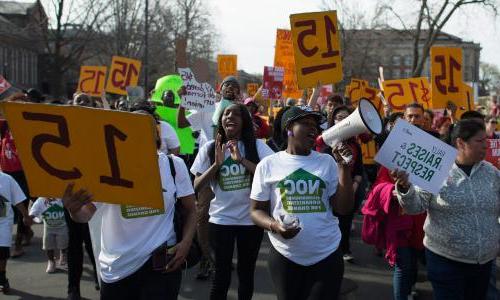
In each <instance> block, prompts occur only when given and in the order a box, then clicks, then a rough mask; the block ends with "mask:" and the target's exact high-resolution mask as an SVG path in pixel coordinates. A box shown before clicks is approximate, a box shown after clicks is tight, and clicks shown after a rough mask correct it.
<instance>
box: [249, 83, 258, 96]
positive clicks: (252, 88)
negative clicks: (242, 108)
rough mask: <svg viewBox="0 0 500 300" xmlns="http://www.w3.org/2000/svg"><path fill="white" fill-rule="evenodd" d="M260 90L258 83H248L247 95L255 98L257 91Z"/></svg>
mask: <svg viewBox="0 0 500 300" xmlns="http://www.w3.org/2000/svg"><path fill="white" fill-rule="evenodd" d="M258 89H259V84H258V83H247V94H248V96H249V97H253V96H254V95H255V93H257V90H258Z"/></svg>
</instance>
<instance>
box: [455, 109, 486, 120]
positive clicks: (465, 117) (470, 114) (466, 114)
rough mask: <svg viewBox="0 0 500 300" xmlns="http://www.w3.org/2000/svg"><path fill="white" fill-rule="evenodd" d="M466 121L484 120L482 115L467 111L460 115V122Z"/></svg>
mask: <svg viewBox="0 0 500 300" xmlns="http://www.w3.org/2000/svg"><path fill="white" fill-rule="evenodd" d="M468 119H481V120H484V115H483V114H482V113H480V112H478V111H475V110H468V111H466V112H464V113H463V114H462V116H461V117H460V120H468Z"/></svg>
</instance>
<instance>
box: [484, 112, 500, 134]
mask: <svg viewBox="0 0 500 300" xmlns="http://www.w3.org/2000/svg"><path fill="white" fill-rule="evenodd" d="M484 123H485V124H486V136H487V137H488V138H489V139H500V135H499V134H497V133H496V132H495V131H496V128H497V124H498V120H497V118H496V117H493V116H487V117H486V118H484Z"/></svg>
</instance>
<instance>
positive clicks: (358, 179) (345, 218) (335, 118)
mask: <svg viewBox="0 0 500 300" xmlns="http://www.w3.org/2000/svg"><path fill="white" fill-rule="evenodd" d="M351 113H352V110H351V109H350V108H348V107H347V106H345V105H340V106H337V107H336V108H334V109H333V111H332V112H331V116H330V115H329V118H328V120H329V121H328V122H329V126H328V127H332V126H334V125H335V124H338V123H339V122H340V121H342V120H343V119H345V118H347V117H348V116H349V115H350V114H351ZM330 122H331V123H330ZM344 142H345V143H346V144H347V145H348V146H349V148H350V149H351V151H352V164H351V165H350V168H351V176H352V189H353V192H354V206H353V209H352V210H351V211H350V212H349V213H348V214H343V215H341V214H337V215H336V216H337V218H338V220H339V228H340V232H341V234H342V239H341V240H340V250H342V255H343V258H344V260H345V261H348V262H351V261H353V260H354V256H353V255H352V252H351V245H350V236H351V227H352V221H353V219H354V213H355V212H356V211H357V210H358V208H359V205H360V204H361V201H362V200H363V198H364V192H363V191H362V189H363V188H360V186H361V185H362V182H363V172H364V171H363V154H362V153H361V146H360V145H359V143H358V142H357V141H356V137H352V138H350V139H348V140H346V141H344ZM321 152H323V153H327V154H330V155H333V152H332V148H331V147H329V146H327V147H325V148H324V149H322V150H321ZM358 188H359V189H358Z"/></svg>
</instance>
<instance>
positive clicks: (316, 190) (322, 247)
mask: <svg viewBox="0 0 500 300" xmlns="http://www.w3.org/2000/svg"><path fill="white" fill-rule="evenodd" d="M321 121H322V115H321V114H320V113H317V112H313V111H310V110H303V109H301V108H299V107H291V108H290V109H289V110H288V111H286V112H285V114H284V115H283V119H282V126H281V129H282V131H283V133H284V135H286V137H287V139H288V141H287V148H286V150H285V151H281V152H278V153H275V154H273V155H271V156H269V157H266V158H265V159H263V160H262V161H261V162H260V163H259V164H258V165H257V168H256V170H255V175H254V180H253V185H252V193H251V195H250V198H251V199H252V208H251V216H252V220H253V221H254V222H255V224H257V225H258V226H259V227H261V228H264V229H266V230H268V231H269V239H270V240H271V244H272V247H271V250H270V254H269V261H268V263H269V270H270V272H271V277H272V278H273V281H274V286H275V288H276V292H277V295H278V299H279V300H294V299H297V300H299V299H300V300H303V299H308V300H317V299H325V300H326V299H328V300H331V299H337V298H338V295H339V291H340V286H341V283H342V277H343V274H344V262H343V260H342V253H341V250H340V249H339V243H340V239H341V234H340V229H339V225H338V219H337V218H336V217H335V216H334V215H333V212H335V213H338V214H348V213H350V212H351V210H352V208H353V205H354V197H353V189H352V179H351V171H350V167H349V165H347V164H345V161H344V160H343V159H342V157H341V154H342V155H343V156H348V155H350V154H351V151H350V149H349V147H348V146H346V145H345V144H341V145H340V147H337V148H336V149H334V150H333V154H334V157H335V160H337V162H338V163H337V162H335V160H334V158H333V157H332V156H330V155H328V154H322V153H318V152H316V151H313V150H312V149H313V147H314V143H315V139H316V137H317V136H318V134H319V124H321V123H322V122H321Z"/></svg>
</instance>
